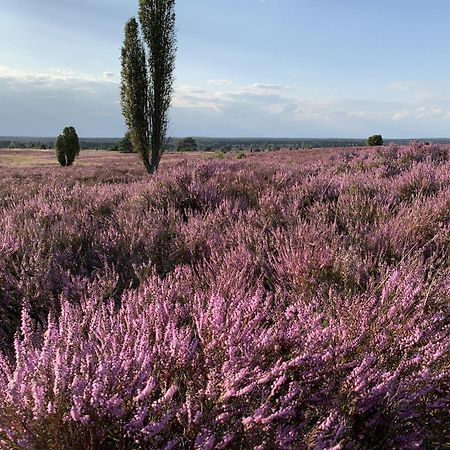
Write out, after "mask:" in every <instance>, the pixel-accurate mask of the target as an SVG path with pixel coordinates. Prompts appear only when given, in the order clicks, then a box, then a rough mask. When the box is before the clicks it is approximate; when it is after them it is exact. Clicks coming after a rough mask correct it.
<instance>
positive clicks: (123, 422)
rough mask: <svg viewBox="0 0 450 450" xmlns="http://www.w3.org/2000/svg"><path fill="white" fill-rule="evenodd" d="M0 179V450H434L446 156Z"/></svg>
mask: <svg viewBox="0 0 450 450" xmlns="http://www.w3.org/2000/svg"><path fill="white" fill-rule="evenodd" d="M62 174H63V172H62V171H60V170H59V169H55V168H46V167H43V168H35V169H21V170H20V171H19V170H18V169H11V170H5V169H0V211H1V214H0V383H1V386H2V389H1V390H0V448H25V449H40V448H46V449H47V448H48V449H50V450H56V449H61V448H105V449H110V448H121V449H155V450H156V449H166V450H171V449H178V448H198V449H202V450H204V449H224V450H225V449H234V448H236V449H240V448H243V449H249V448H251V449H261V450H265V449H272V448H277V449H278V448H279V449H316V450H319V449H323V450H325V449H327V450H330V449H334V450H337V449H366V448H370V449H372V448H373V449H389V448H393V449H410V448H430V449H440V448H445V447H446V446H448V443H449V442H450V428H449V423H450V395H449V392H450V371H449V364H450V308H449V298H450V281H449V280H450V269H449V264H448V262H449V260H450V247H449V241H450V161H449V158H448V148H447V147H446V146H436V145H424V144H420V143H411V144H410V145H408V146H401V147H398V146H386V147H383V148H381V149H354V150H352V152H346V153H343V154H341V151H338V150H327V151H325V150H324V151H314V152H307V151H305V152H301V151H299V152H289V151H281V152H276V153H275V152H273V153H264V154H251V155H250V156H249V157H248V158H246V159H243V160H239V161H233V160H229V161H228V160H227V161H202V160H200V159H198V160H196V161H192V160H189V161H187V162H180V161H177V159H176V158H175V159H173V160H171V159H168V160H166V161H163V163H162V167H161V171H160V172H159V173H158V174H156V175H154V176H152V177H148V176H146V175H144V174H143V171H142V168H141V167H139V165H136V167H134V166H133V167H121V166H113V165H108V163H106V165H105V166H101V167H100V166H99V167H94V166H83V167H74V168H73V169H71V171H70V172H64V176H62Z"/></svg>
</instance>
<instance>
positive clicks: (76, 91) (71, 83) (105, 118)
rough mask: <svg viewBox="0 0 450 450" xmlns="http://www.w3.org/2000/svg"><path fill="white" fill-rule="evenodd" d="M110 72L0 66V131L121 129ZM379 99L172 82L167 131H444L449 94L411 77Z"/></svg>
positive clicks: (107, 132)
mask: <svg viewBox="0 0 450 450" xmlns="http://www.w3.org/2000/svg"><path fill="white" fill-rule="evenodd" d="M116 78H117V77H116V76H115V74H114V73H112V72H104V73H101V74H98V75H92V74H80V73H77V72H75V71H71V70H67V69H65V70H61V69H52V70H49V71H48V72H47V73H28V72H22V71H18V70H12V69H10V68H7V67H1V66H0V101H1V104H2V108H0V135H14V134H15V135H36V136H39V135H41V136H42V135H54V134H56V133H58V132H59V131H60V130H61V129H62V128H63V127H64V126H66V125H69V124H70V125H74V126H76V127H77V129H78V130H79V131H80V134H81V135H83V136H120V135H122V134H123V132H124V124H123V119H122V116H121V112H120V106H119V84H118V81H117V79H116ZM386 92H387V95H386V98H385V99H352V98H317V97H315V98H312V97H307V96H301V95H298V88H297V89H295V88H294V87H291V86H285V85H279V84H265V83H260V82H255V83H253V84H249V85H239V84H235V83H233V82H232V81H230V80H227V79H212V80H209V81H205V82H204V83H203V84H202V85H200V86H192V85H187V84H179V85H177V86H176V90H175V94H174V99H173V108H172V111H171V128H170V133H171V134H172V135H177V136H178V135H179V136H183V135H210V136H213V135H214V136H273V137H281V136H308V137H326V136H329V137H364V136H367V135H368V134H372V133H378V132H379V133H382V134H384V135H386V136H390V137H414V136H429V137H433V136H448V135H449V133H448V131H447V130H448V129H450V98H449V97H448V96H445V92H444V91H437V90H432V89H429V88H427V86H424V85H422V84H421V83H418V82H415V81H396V82H393V83H391V85H389V86H387V89H386Z"/></svg>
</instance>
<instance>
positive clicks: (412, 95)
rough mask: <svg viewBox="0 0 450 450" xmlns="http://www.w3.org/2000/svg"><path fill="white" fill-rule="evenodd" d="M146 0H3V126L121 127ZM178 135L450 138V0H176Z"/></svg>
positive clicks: (118, 130)
mask: <svg viewBox="0 0 450 450" xmlns="http://www.w3.org/2000/svg"><path fill="white" fill-rule="evenodd" d="M137 8H138V1H137V0H0V136H1V135H3V136H5V135H8V136H10V135H18V136H54V135H56V134H59V133H60V132H61V130H62V129H63V128H64V127H65V126H67V125H73V126H75V127H76V129H77V131H78V134H79V135H80V136H83V137H100V136H101V137H119V136H122V135H123V134H124V132H125V124H124V120H123V117H122V115H121V110H120V104H119V88H120V59H119V58H120V48H121V46H122V42H123V28H124V24H125V22H126V21H127V19H128V18H130V17H131V16H133V15H136V13H137ZM176 13H177V36H178V52H177V62H176V70H175V78H176V81H175V91H174V94H173V102H172V108H171V112H170V126H169V135H170V136H174V137H176V136H217V137H218V136H222V137H342V138H345V137H348V138H362V137H367V136H368V135H371V134H382V135H383V136H385V137H391V138H414V137H430V138H431V137H450V27H449V26H448V20H449V17H450V2H449V1H448V0H428V1H424V0H395V1H393V0H376V1H368V0H364V1H362V0H177V6H176Z"/></svg>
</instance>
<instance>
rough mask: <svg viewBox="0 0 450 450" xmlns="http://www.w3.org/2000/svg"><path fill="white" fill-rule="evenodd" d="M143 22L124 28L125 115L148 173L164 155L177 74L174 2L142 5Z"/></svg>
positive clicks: (156, 0)
mask: <svg viewBox="0 0 450 450" xmlns="http://www.w3.org/2000/svg"><path fill="white" fill-rule="evenodd" d="M139 22H140V27H139V24H138V22H137V20H136V19H135V18H132V19H130V20H129V21H128V22H127V24H126V26H125V39H124V44H123V47H122V58H121V59H122V84H121V104H122V112H123V115H124V117H125V121H126V123H127V126H128V129H129V131H130V135H131V140H132V143H133V147H134V149H135V150H136V152H138V153H139V154H140V155H141V158H142V161H143V163H144V166H145V168H146V169H147V171H148V173H153V172H155V171H156V170H157V169H158V166H159V162H160V160H161V156H162V154H163V152H164V143H165V139H166V134H167V126H168V111H169V107H170V104H171V100H172V92H173V81H174V77H173V71H174V68H175V55H176V36H175V0H140V1H139Z"/></svg>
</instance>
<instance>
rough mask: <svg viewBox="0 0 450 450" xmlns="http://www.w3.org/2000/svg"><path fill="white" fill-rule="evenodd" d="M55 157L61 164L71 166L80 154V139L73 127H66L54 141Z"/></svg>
mask: <svg viewBox="0 0 450 450" xmlns="http://www.w3.org/2000/svg"><path fill="white" fill-rule="evenodd" d="M55 148H56V157H57V159H58V162H59V164H61V166H64V167H65V166H71V165H72V164H73V162H74V161H75V157H76V156H78V155H79V154H80V141H79V139H78V135H77V132H76V130H75V128H74V127H66V128H64V130H63V133H62V134H60V135H59V136H58V137H57V139H56V143H55Z"/></svg>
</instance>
